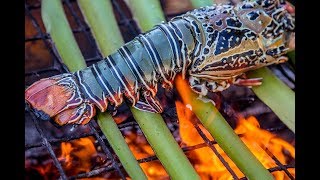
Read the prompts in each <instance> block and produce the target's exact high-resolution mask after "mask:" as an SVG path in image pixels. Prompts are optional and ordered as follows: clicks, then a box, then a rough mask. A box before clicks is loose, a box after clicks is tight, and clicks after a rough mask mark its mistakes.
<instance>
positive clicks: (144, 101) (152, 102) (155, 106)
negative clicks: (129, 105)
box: [133, 91, 163, 113]
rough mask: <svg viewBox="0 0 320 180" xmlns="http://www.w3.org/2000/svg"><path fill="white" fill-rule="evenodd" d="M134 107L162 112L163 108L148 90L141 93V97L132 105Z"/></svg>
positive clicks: (152, 111)
mask: <svg viewBox="0 0 320 180" xmlns="http://www.w3.org/2000/svg"><path fill="white" fill-rule="evenodd" d="M133 107H135V108H136V109H139V110H141V111H147V112H151V113H162V111H163V108H162V106H161V104H160V102H159V100H158V98H157V97H156V96H154V97H153V96H152V95H151V94H150V93H149V92H148V91H145V92H143V93H142V97H141V98H140V99H139V101H137V103H136V104H135V105H133Z"/></svg>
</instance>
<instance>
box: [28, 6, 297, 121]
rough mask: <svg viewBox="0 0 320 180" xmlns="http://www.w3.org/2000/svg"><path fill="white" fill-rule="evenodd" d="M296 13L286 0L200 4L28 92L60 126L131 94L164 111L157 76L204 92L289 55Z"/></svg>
mask: <svg viewBox="0 0 320 180" xmlns="http://www.w3.org/2000/svg"><path fill="white" fill-rule="evenodd" d="M294 28H295V25H294V18H293V16H292V15H291V14H290V13H289V12H287V10H286V8H285V2H283V1H281V0H257V1H243V2H241V3H238V4H237V5H235V6H233V5H222V4H221V5H213V6H207V7H202V8H200V9H195V10H193V11H190V12H187V13H186V14H184V15H181V16H178V17H175V18H173V19H172V20H171V21H169V22H168V23H162V24H159V25H157V26H155V27H154V28H153V29H152V30H150V31H148V32H146V33H144V34H141V35H139V36H137V37H136V38H134V39H133V40H132V41H130V42H128V43H126V44H125V45H124V46H122V47H121V48H120V49H118V50H117V51H116V52H115V53H113V54H111V55H109V56H108V57H106V58H104V59H103V60H101V61H99V62H98V63H96V64H93V65H92V66H90V67H87V68H85V69H82V70H80V71H77V72H74V73H64V74H60V75H56V76H53V77H49V78H45V79H41V80H39V81H37V82H35V83H34V84H33V85H31V86H30V87H29V88H27V89H26V91H25V99H26V101H27V102H28V104H29V105H31V107H32V108H34V109H35V110H37V111H38V112H42V113H43V114H47V116H50V117H53V118H54V120H55V122H56V123H58V124H59V125H64V124H70V123H76V124H86V123H88V122H89V120H90V119H91V118H92V117H94V116H95V113H96V110H95V106H97V107H98V108H99V109H100V111H102V112H104V111H106V110H107V109H108V110H110V109H116V108H117V107H118V106H119V105H120V104H122V103H123V101H124V99H125V100H127V101H128V102H129V103H130V104H132V106H133V107H135V108H137V109H140V110H143V111H148V112H154V113H161V112H162V110H163V109H162V106H161V104H160V103H159V101H158V100H157V98H156V93H157V83H158V82H160V83H161V84H162V85H163V87H164V88H170V87H172V81H173V80H174V78H175V76H176V75H177V74H178V73H182V76H183V77H184V78H185V77H187V78H188V79H189V84H190V86H191V88H192V89H193V90H194V91H195V92H197V93H198V94H200V95H202V96H203V95H206V94H207V93H208V91H211V92H217V91H223V90H225V89H226V88H228V87H229V86H230V84H237V85H245V86H252V85H259V84H261V80H260V79H244V78H243V74H244V73H245V72H247V71H248V70H253V69H257V68H260V67H264V66H268V65H271V64H275V63H281V62H285V61H287V58H286V57H285V56H283V55H284V54H286V53H287V51H288V50H289V48H288V47H289V36H290V35H291V34H292V33H294Z"/></svg>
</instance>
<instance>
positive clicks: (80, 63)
mask: <svg viewBox="0 0 320 180" xmlns="http://www.w3.org/2000/svg"><path fill="white" fill-rule="evenodd" d="M41 16H42V20H43V23H44V26H45V27H46V31H47V33H49V34H50V36H51V38H52V40H53V43H54V45H55V47H56V48H57V50H58V52H59V55H60V56H61V59H62V60H63V62H64V64H65V65H66V66H67V67H68V68H69V70H70V71H72V72H74V71H77V70H79V69H83V68H85V67H86V63H85V60H84V58H83V56H82V54H81V51H80V49H79V47H78V45H77V42H76V40H75V38H74V36H73V33H72V31H71V28H70V25H69V23H68V21H67V18H66V15H65V14H64V11H63V7H62V3H61V1H60V0H43V1H42V2H41Z"/></svg>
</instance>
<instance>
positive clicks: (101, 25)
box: [78, 0, 199, 180]
mask: <svg viewBox="0 0 320 180" xmlns="http://www.w3.org/2000/svg"><path fill="white" fill-rule="evenodd" d="M100 1H102V0H99V1H98V0H95V1H94V2H92V1H88V0H79V1H78V4H79V6H80V8H81V10H82V12H83V14H84V15H85V17H86V21H87V22H88V24H89V26H90V28H91V30H92V32H93V35H94V36H95V38H96V39H97V44H98V46H99V49H100V50H101V52H102V54H103V55H104V56H108V55H109V54H110V53H112V52H113V51H115V50H117V49H118V48H119V47H120V46H122V45H123V44H124V43H123V39H122V37H121V36H120V31H119V29H118V28H116V27H118V26H117V24H116V22H115V20H114V15H113V13H112V6H111V3H110V1H109V0H108V1H106V0H104V2H103V3H102V2H100ZM99 2H100V3H101V4H98V3H99ZM135 2H137V1H135ZM146 2H147V1H146ZM154 6H159V4H157V3H155V4H154V5H151V6H149V7H148V8H150V9H152V8H153V7H154ZM103 8H106V9H108V10H107V11H106V10H103ZM157 9H158V7H156V8H155V10H157ZM153 13H155V14H158V15H162V12H161V11H158V12H156V11H154V12H153ZM158 15H157V16H155V18H151V20H150V19H147V20H146V21H147V22H148V24H152V25H155V24H157V23H159V21H160V20H162V19H163V15H162V16H161V17H158ZM111 19H113V20H112V21H111ZM148 24H147V25H148ZM111 28H112V29H111ZM145 28H148V26H145ZM130 109H131V112H132V114H133V116H134V118H135V120H136V121H137V123H138V124H139V126H140V128H141V130H142V132H143V133H144V135H145V136H146V138H147V140H148V142H149V144H150V145H151V147H152V148H153V150H154V152H155V154H156V156H157V157H158V158H159V160H160V162H161V163H162V164H163V166H164V168H165V169H166V171H167V172H168V174H169V176H170V178H172V179H181V180H182V179H199V176H198V175H197V173H196V172H195V170H194V169H193V167H192V165H191V164H190V162H189V161H188V159H187V158H186V156H185V154H184V153H183V152H182V150H181V149H180V147H179V145H178V144H177V142H176V141H175V139H174V138H173V136H172V134H171V133H170V131H169V129H168V128H167V126H166V124H165V122H164V120H163V118H162V117H161V115H159V114H155V113H148V112H144V111H139V110H137V109H135V108H132V107H131V108H130ZM100 116H101V114H99V116H98V117H100ZM109 121H110V122H111V121H112V120H109ZM109 121H106V120H104V121H103V122H104V124H106V123H107V122H109ZM99 122H100V125H103V124H102V123H101V122H102V121H99ZM112 122H113V121H112ZM103 127H104V126H102V129H104V128H103ZM106 130H108V129H106ZM110 135H113V134H112V133H110Z"/></svg>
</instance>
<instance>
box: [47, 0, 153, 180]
mask: <svg viewBox="0 0 320 180" xmlns="http://www.w3.org/2000/svg"><path fill="white" fill-rule="evenodd" d="M101 2H102V1H98V0H96V1H92V4H91V5H92V6H89V7H87V9H86V10H88V9H89V10H88V11H89V12H90V10H92V9H91V8H92V7H94V5H97V4H98V3H101ZM102 5H104V4H102ZM41 6H42V8H41V14H42V19H43V22H44V25H45V27H46V30H47V32H48V33H49V34H50V35H51V37H52V40H53V42H54V44H55V46H56V48H57V49H58V52H59V54H60V56H61V58H62V60H63V62H64V63H65V64H66V65H67V67H68V68H69V69H70V70H71V71H73V72H74V71H77V70H80V69H83V68H85V67H86V64H85V60H84V58H83V56H82V54H81V52H80V49H79V47H78V45H77V43H76V41H75V39H74V36H73V34H72V31H71V28H70V26H69V23H68V21H67V18H66V16H65V14H64V11H63V7H62V3H61V1H60V0H43V1H42V4H41ZM99 10H103V11H106V10H108V9H106V10H104V9H103V8H102V9H99ZM97 13H98V14H99V12H97ZM101 16H102V15H101V14H99V17H100V18H101ZM110 18H111V20H113V19H112V18H113V17H110ZM105 20H107V21H108V19H105ZM111 20H110V21H111ZM116 27H117V26H116ZM116 31H117V30H116ZM117 33H119V32H118V31H117V32H114V34H117ZM120 37H121V36H120ZM103 40H105V38H104V39H103ZM115 42H118V41H115ZM116 44H117V43H113V45H114V46H116ZM118 44H121V41H120V42H119V43H118ZM118 46H120V45H118ZM104 50H107V48H105V49H104ZM110 51H111V50H110ZM98 123H99V125H100V127H101V130H102V131H103V132H104V134H105V136H106V137H107V139H108V141H109V143H110V145H111V147H112V148H113V150H114V151H115V153H116V154H117V156H118V157H119V159H120V161H121V163H122V164H123V167H124V168H125V169H126V171H127V173H128V174H129V176H130V177H131V178H132V179H139V180H140V179H142V180H143V179H147V178H146V176H145V174H144V173H143V171H142V169H141V168H140V166H139V164H138V162H137V161H136V159H135V158H134V156H133V154H132V152H131V151H130V149H129V147H128V145H127V144H126V142H125V140H124V138H123V136H122V134H121V132H120V130H119V129H118V127H117V125H116V123H115V122H114V120H113V119H112V117H111V115H110V114H108V113H100V114H99V115H98Z"/></svg>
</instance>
